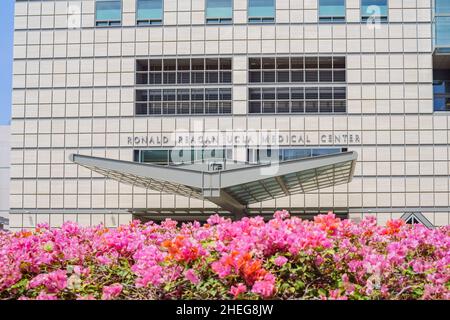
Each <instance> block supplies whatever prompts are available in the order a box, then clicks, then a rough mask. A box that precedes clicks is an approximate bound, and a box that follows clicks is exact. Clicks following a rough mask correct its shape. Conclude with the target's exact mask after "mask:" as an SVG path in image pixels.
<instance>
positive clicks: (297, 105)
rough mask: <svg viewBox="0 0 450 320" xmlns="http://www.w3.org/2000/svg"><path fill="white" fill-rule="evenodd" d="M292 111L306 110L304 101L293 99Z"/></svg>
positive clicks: (300, 111)
mask: <svg viewBox="0 0 450 320" xmlns="http://www.w3.org/2000/svg"><path fill="white" fill-rule="evenodd" d="M291 112H298V113H303V112H305V108H304V104H303V101H292V107H291Z"/></svg>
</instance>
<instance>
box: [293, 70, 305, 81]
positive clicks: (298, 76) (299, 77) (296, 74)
mask: <svg viewBox="0 0 450 320" xmlns="http://www.w3.org/2000/svg"><path fill="white" fill-rule="evenodd" d="M303 77H304V73H303V71H292V72H291V82H303V81H304V79H303Z"/></svg>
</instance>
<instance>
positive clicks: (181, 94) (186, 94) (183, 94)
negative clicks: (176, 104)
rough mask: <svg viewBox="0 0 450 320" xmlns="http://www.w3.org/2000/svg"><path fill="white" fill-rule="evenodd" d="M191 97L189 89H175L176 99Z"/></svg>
mask: <svg viewBox="0 0 450 320" xmlns="http://www.w3.org/2000/svg"><path fill="white" fill-rule="evenodd" d="M190 97H191V94H190V91H189V89H179V90H178V91H177V99H178V101H189V100H190Z"/></svg>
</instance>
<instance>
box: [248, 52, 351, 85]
mask: <svg viewBox="0 0 450 320" xmlns="http://www.w3.org/2000/svg"><path fill="white" fill-rule="evenodd" d="M249 82H250V83H301V82H322V83H326V82H341V83H342V82H346V76H345V57H291V58H286V57H277V58H270V57H264V58H249Z"/></svg>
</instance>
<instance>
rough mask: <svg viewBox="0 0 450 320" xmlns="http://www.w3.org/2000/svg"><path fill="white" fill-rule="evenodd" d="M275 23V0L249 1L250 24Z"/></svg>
mask: <svg viewBox="0 0 450 320" xmlns="http://www.w3.org/2000/svg"><path fill="white" fill-rule="evenodd" d="M274 21H275V0H249V1H248V22H250V23H270V22H274Z"/></svg>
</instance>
